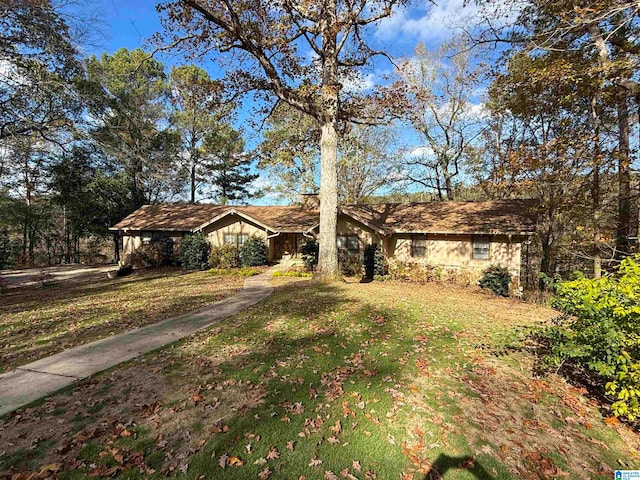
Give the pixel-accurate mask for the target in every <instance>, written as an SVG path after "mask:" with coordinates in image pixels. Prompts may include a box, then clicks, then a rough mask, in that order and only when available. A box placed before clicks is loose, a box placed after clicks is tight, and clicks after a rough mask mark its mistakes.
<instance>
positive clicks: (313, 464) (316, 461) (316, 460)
mask: <svg viewBox="0 0 640 480" xmlns="http://www.w3.org/2000/svg"><path fill="white" fill-rule="evenodd" d="M320 464H322V460H320V459H319V458H312V459H311V461H310V462H309V466H310V467H317V466H318V465H320Z"/></svg>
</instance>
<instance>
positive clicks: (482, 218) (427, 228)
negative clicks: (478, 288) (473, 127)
mask: <svg viewBox="0 0 640 480" xmlns="http://www.w3.org/2000/svg"><path fill="white" fill-rule="evenodd" d="M537 205H538V201H537V200H532V199H515V200H490V201H484V202H428V203H382V204H375V205H346V206H344V207H342V211H343V212H344V213H345V214H347V215H351V216H353V217H354V218H356V219H358V220H360V221H361V222H363V223H365V225H369V226H371V227H374V228H376V227H377V228H376V229H378V230H379V231H380V232H384V233H393V232H396V233H465V234H471V233H476V234H480V233H484V234H498V233H507V234H508V233H512V234H520V233H531V232H533V230H534V226H535V207H536V206H537Z"/></svg>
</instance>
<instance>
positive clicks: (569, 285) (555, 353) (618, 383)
mask: <svg viewBox="0 0 640 480" xmlns="http://www.w3.org/2000/svg"><path fill="white" fill-rule="evenodd" d="M639 262H640V256H638V255H636V256H635V257H633V258H627V259H625V260H623V261H622V262H621V263H620V267H619V269H618V272H617V274H616V275H610V276H605V277H603V278H601V279H597V280H596V279H589V278H579V279H577V280H572V281H567V282H560V283H558V284H557V286H556V295H557V296H556V298H555V299H554V300H553V301H552V305H553V306H554V307H555V308H557V309H559V310H561V311H562V312H563V313H564V315H563V316H561V317H559V318H558V319H556V320H555V321H554V325H553V326H550V327H546V328H544V329H541V330H539V331H538V332H537V335H536V337H537V338H538V339H539V340H541V341H542V343H543V344H544V345H546V347H547V351H546V352H545V353H544V355H543V357H542V359H543V365H544V366H546V367H547V368H549V369H553V370H555V371H562V372H563V373H568V374H571V375H572V376H574V377H575V374H576V373H578V374H580V375H579V376H580V377H582V378H585V377H586V378H588V379H589V382H590V383H591V384H592V385H596V386H597V387H599V388H600V390H601V392H603V393H605V394H606V395H608V396H609V397H610V398H611V400H612V405H611V408H612V410H613V413H614V414H615V415H616V416H623V417H626V418H627V419H629V420H632V421H633V420H636V419H637V418H639V417H640V305H639V302H638V299H639V298H640V263H639Z"/></svg>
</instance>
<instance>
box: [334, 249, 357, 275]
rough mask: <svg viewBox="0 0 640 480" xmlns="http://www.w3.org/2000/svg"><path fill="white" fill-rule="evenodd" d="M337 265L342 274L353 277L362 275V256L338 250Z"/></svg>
mask: <svg viewBox="0 0 640 480" xmlns="http://www.w3.org/2000/svg"><path fill="white" fill-rule="evenodd" d="M338 266H339V267H340V271H341V272H342V274H343V275H346V276H348V277H354V276H358V275H362V257H360V256H359V255H349V254H347V253H346V252H338Z"/></svg>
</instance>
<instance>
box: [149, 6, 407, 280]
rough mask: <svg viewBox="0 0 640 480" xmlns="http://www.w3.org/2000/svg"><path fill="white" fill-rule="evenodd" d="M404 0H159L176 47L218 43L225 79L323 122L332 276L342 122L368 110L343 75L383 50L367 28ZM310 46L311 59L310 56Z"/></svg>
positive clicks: (324, 240)
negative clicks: (371, 39)
mask: <svg viewBox="0 0 640 480" xmlns="http://www.w3.org/2000/svg"><path fill="white" fill-rule="evenodd" d="M404 3H406V0H361V1H355V2H350V1H349V2H339V1H338V0H311V1H307V2H300V1H296V0H284V1H278V2H268V3H263V2H230V1H228V0H212V1H203V0H170V1H166V2H164V3H162V4H160V5H159V6H158V10H159V12H160V13H161V14H163V20H162V21H163V25H164V28H165V39H166V40H167V41H168V43H169V45H170V47H173V48H174V49H178V50H181V51H183V52H185V53H187V54H188V55H192V56H198V55H202V54H207V53H209V52H211V51H212V50H217V51H218V52H220V54H221V55H220V57H219V58H220V60H221V62H222V63H224V62H227V63H226V64H225V67H226V70H227V74H228V78H227V81H228V82H229V83H230V84H231V85H233V86H234V87H235V88H236V89H237V90H238V91H239V92H256V93H257V95H258V96H259V98H260V99H262V100H267V101H271V102H273V101H276V102H284V103H286V104H288V105H290V106H291V107H293V108H295V109H297V110H299V111H301V112H304V113H306V114H308V115H310V116H311V117H313V118H314V119H315V120H316V121H317V122H318V124H319V126H320V131H321V134H320V137H321V138H320V152H321V153H320V158H321V172H320V178H321V180H320V254H319V264H318V273H319V276H320V277H322V278H323V279H326V280H330V279H333V278H336V277H337V276H338V275H339V270H338V251H337V245H336V238H337V237H336V228H337V214H338V180H337V162H338V134H337V132H338V122H339V121H340V120H341V119H353V118H356V117H360V116H361V115H363V114H366V113H368V112H367V111H366V109H363V108H362V99H361V98H358V97H357V96H356V95H354V94H353V93H352V92H348V91H346V90H343V88H342V87H343V85H342V82H344V81H345V80H346V79H348V78H353V77H355V76H357V75H358V72H360V71H361V70H362V68H363V67H365V66H367V65H370V64H371V61H372V59H373V58H374V57H376V56H378V55H381V54H383V52H379V51H376V50H374V49H372V48H370V47H369V45H367V42H366V38H367V33H368V32H367V29H368V27H372V26H373V25H375V24H376V23H377V22H379V21H380V20H381V19H383V18H386V17H389V16H390V15H391V14H392V13H393V11H394V7H396V6H399V5H402V4H404ZM309 49H311V51H312V52H313V54H314V56H315V60H313V61H309V59H308V51H309ZM227 54H228V55H227ZM303 79H304V80H303Z"/></svg>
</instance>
